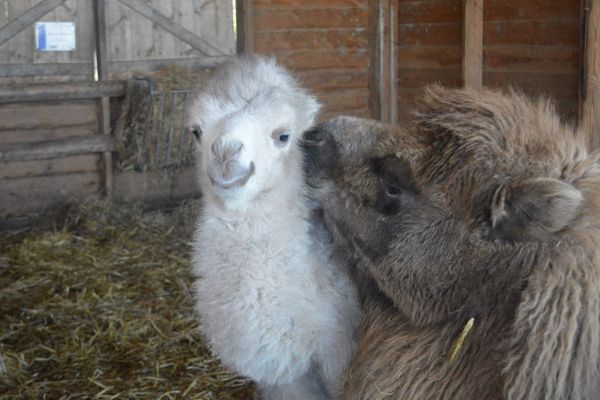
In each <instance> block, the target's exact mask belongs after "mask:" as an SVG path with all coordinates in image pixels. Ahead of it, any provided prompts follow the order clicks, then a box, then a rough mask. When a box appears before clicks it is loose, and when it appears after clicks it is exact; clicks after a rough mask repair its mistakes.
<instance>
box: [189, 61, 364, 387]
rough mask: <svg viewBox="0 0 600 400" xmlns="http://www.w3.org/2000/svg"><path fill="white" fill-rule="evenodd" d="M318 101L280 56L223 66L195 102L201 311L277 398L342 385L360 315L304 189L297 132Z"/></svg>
mask: <svg viewBox="0 0 600 400" xmlns="http://www.w3.org/2000/svg"><path fill="white" fill-rule="evenodd" d="M318 109H319V105H318V103H317V102H316V100H315V99H314V98H313V97H312V96H310V95H309V94H308V93H307V92H306V91H305V90H304V89H303V88H301V87H300V86H299V85H298V84H297V83H296V82H295V80H294V79H293V78H292V77H291V76H290V74H289V73H288V72H287V71H286V70H284V69H283V68H282V67H280V66H278V65H277V64H276V63H275V62H274V61H273V60H271V59H266V58H263V57H259V56H250V57H241V58H237V59H235V60H233V61H232V62H229V63H227V64H226V65H224V66H222V67H220V68H219V69H218V70H217V71H216V72H215V75H214V77H213V78H212V79H211V81H210V82H209V83H208V84H207V86H206V88H205V90H204V91H203V92H202V93H201V94H200V95H199V96H198V98H197V99H196V101H195V103H194V104H193V106H192V107H191V109H190V116H191V119H190V126H191V128H192V130H193V133H194V135H195V136H196V139H197V141H198V144H199V146H197V148H198V154H197V159H198V179H199V181H200V186H201V190H202V193H203V200H202V201H203V209H202V212H201V215H200V217H199V221H198V227H197V231H196V234H195V237H194V243H193V250H194V255H193V270H194V273H195V276H196V277H197V280H196V283H195V285H194V293H195V299H196V310H197V312H198V313H199V315H200V317H201V329H202V332H203V334H204V335H205V337H206V339H207V340H208V342H209V344H210V346H211V348H212V350H213V351H214V353H215V354H216V355H217V356H218V357H219V358H220V359H221V360H222V361H223V363H224V364H225V365H227V366H229V367H230V368H232V369H234V370H235V371H237V372H238V373H240V374H242V375H246V376H248V377H250V378H252V379H253V380H255V381H256V382H257V383H258V384H259V389H260V393H261V394H262V396H263V397H264V398H267V399H329V398H335V397H336V396H337V394H338V392H339V387H340V385H341V380H342V376H343V371H344V369H345V368H346V366H347V365H348V363H349V361H350V359H351V357H352V354H353V350H354V331H355V328H356V326H357V324H358V319H359V306H358V301H357V298H356V292H355V288H354V287H353V285H352V283H351V281H350V279H349V277H348V276H347V275H346V273H345V271H344V270H343V268H342V267H340V266H339V265H336V263H334V262H333V261H332V257H331V246H330V243H329V239H328V237H327V235H326V234H325V230H324V229H323V228H322V226H321V225H320V223H319V222H318V220H317V219H315V218H313V217H312V214H311V213H312V211H311V209H310V207H309V203H308V200H307V198H306V192H307V189H306V187H305V184H304V177H303V172H302V171H303V168H302V162H303V161H302V152H301V149H300V145H299V140H300V138H301V136H302V132H303V131H304V130H305V129H307V128H308V127H310V126H311V125H312V124H313V122H314V120H315V116H316V114H317V112H318Z"/></svg>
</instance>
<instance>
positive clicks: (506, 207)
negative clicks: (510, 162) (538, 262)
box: [490, 178, 583, 241]
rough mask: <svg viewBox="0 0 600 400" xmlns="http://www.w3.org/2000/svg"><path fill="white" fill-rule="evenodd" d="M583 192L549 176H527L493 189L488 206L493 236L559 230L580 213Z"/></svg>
mask: <svg viewBox="0 0 600 400" xmlns="http://www.w3.org/2000/svg"><path fill="white" fill-rule="evenodd" d="M582 204H583V196H582V194H581V192H580V191H579V190H577V189H576V188H575V187H573V186H572V185H570V184H568V183H565V182H561V181H559V180H557V179H551V178H535V179H528V180H525V181H523V182H520V183H518V184H515V185H513V186H500V187H499V188H498V189H496V191H495V193H494V195H493V197H492V204H491V206H490V218H491V225H492V237H493V238H499V239H504V240H509V241H510V240H536V239H541V238H543V237H545V236H547V235H549V234H552V233H555V232H558V231H560V230H562V229H564V228H565V227H567V225H569V224H570V223H571V222H572V221H573V220H574V219H575V218H576V217H577V215H578V214H579V211H580V210H581V207H582Z"/></svg>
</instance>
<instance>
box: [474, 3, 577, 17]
mask: <svg viewBox="0 0 600 400" xmlns="http://www.w3.org/2000/svg"><path fill="white" fill-rule="evenodd" d="M580 10H581V8H580V0H527V1H523V0H486V1H485V7H483V19H484V21H498V20H501V21H515V20H547V19H572V20H578V19H579V13H580Z"/></svg>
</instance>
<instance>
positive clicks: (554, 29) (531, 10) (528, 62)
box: [397, 0, 581, 122]
mask: <svg viewBox="0 0 600 400" xmlns="http://www.w3.org/2000/svg"><path fill="white" fill-rule="evenodd" d="M398 26H399V27H398V48H397V54H398V115H399V121H400V122H402V121H406V120H408V119H409V115H408V111H409V110H410V109H411V108H412V107H413V106H414V102H415V98H416V97H417V96H418V95H419V93H420V91H421V88H422V86H423V85H426V84H430V83H434V82H437V83H440V84H442V85H445V86H450V87H460V86H462V84H463V81H462V69H461V68H462V46H463V1H462V0H399V2H398ZM580 36H581V3H580V0H484V2H483V85H484V86H488V87H500V88H507V87H510V86H513V87H516V88H519V89H520V90H522V91H524V92H525V93H526V94H529V95H532V96H539V95H547V96H550V97H552V98H553V99H554V100H555V103H556V104H557V106H558V108H559V112H560V113H561V114H562V116H563V117H564V118H565V119H568V120H575V119H576V118H577V110H578V102H579V98H578V96H579V79H580V66H581V60H580V58H581V43H580Z"/></svg>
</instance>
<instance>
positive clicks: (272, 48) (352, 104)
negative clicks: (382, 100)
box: [252, 0, 369, 119]
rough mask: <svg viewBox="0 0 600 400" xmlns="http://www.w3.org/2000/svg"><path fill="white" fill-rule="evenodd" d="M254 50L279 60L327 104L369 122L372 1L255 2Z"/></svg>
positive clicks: (328, 111)
mask: <svg viewBox="0 0 600 400" xmlns="http://www.w3.org/2000/svg"><path fill="white" fill-rule="evenodd" d="M252 3H253V9H252V11H253V19H254V30H253V31H254V35H253V36H254V37H253V38H252V39H253V42H254V50H255V51H256V52H258V53H263V54H269V55H274V56H276V57H277V58H278V59H279V61H280V62H281V63H283V64H284V65H285V66H287V67H289V68H290V69H291V70H292V71H294V72H295V73H296V76H298V77H299V78H300V79H301V81H302V82H303V83H304V84H305V85H306V86H307V87H308V88H310V89H311V90H312V91H313V92H314V93H315V94H316V95H317V96H318V98H319V100H320V101H321V102H322V103H323V105H324V108H323V109H322V113H321V119H327V118H330V117H332V116H334V115H338V114H349V115H358V116H368V113H369V112H368V98H369V91H368V66H369V51H368V35H367V21H368V1H367V0H302V1H292V0H254V1H252Z"/></svg>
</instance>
